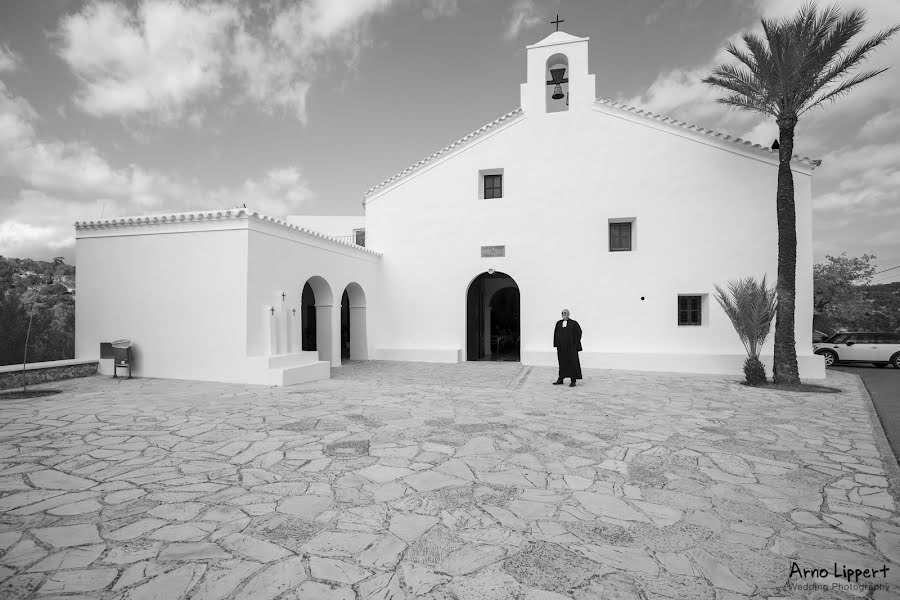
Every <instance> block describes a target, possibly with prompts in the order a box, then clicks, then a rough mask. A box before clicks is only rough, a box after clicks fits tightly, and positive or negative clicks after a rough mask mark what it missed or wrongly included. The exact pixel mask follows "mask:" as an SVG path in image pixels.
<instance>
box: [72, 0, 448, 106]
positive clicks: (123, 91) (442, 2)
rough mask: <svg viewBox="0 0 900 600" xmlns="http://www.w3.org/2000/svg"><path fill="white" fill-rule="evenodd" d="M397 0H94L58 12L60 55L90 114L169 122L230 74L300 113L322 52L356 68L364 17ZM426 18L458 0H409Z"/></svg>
mask: <svg viewBox="0 0 900 600" xmlns="http://www.w3.org/2000/svg"><path fill="white" fill-rule="evenodd" d="M396 3H397V0H353V1H335V0H308V1H305V2H290V3H288V2H285V3H271V4H259V3H254V2H246V1H245V2H241V3H238V2H234V1H233V2H224V3H221V2H210V1H206V2H202V3H188V2H185V1H183V0H141V1H140V2H139V4H138V5H137V6H136V7H135V8H134V9H129V8H127V7H126V6H123V5H121V4H114V3H111V2H107V1H102V0H94V1H93V2H91V3H90V4H88V5H87V6H85V7H84V8H83V9H82V10H81V11H80V12H77V13H75V14H72V15H69V16H67V17H65V18H63V19H62V21H61V23H60V26H59V29H58V32H57V33H58V38H59V40H60V48H59V54H60V56H61V57H62V58H63V59H64V60H65V61H66V63H67V64H68V65H69V67H70V68H71V69H72V71H73V72H74V73H75V75H76V76H77V77H78V79H79V80H80V84H81V85H80V89H79V91H78V93H77V94H76V96H75V101H76V104H77V105H78V106H79V107H80V108H81V109H82V110H84V111H85V112H87V113H89V114H92V115H95V116H107V115H113V116H122V117H135V116H137V117H147V118H154V119H156V120H161V121H164V122H171V121H175V120H179V119H181V118H183V117H185V118H193V119H194V120H196V119H197V118H198V117H197V115H198V111H199V109H198V108H197V105H198V104H200V101H201V100H203V99H204V98H208V97H213V96H218V95H220V94H221V93H222V91H223V90H224V89H226V87H227V83H228V82H229V78H233V79H234V80H236V81H237V82H238V83H239V89H238V94H239V97H240V98H241V99H244V100H247V101H250V102H252V103H253V104H254V105H255V106H257V107H259V108H261V109H262V110H264V111H267V112H273V111H276V110H285V111H288V112H290V113H293V114H294V115H295V116H296V117H297V119H298V120H300V121H301V122H303V121H305V120H306V100H307V94H308V92H309V88H310V86H311V84H312V82H313V81H314V80H315V78H316V77H317V75H318V74H319V72H320V71H321V70H322V69H323V66H324V65H326V64H327V63H328V61H329V60H334V59H339V60H340V61H341V64H342V65H343V66H344V67H345V68H347V67H349V68H351V69H352V68H353V67H354V66H355V65H356V64H357V63H358V61H359V60H360V58H361V56H362V50H363V49H364V48H366V47H368V46H370V45H371V44H372V35H371V32H370V24H371V22H372V20H373V19H374V18H375V17H377V16H378V15H380V14H383V13H385V12H386V11H388V10H389V9H391V8H392V7H393V6H394V5H395V4H396ZM413 4H415V5H416V6H420V7H422V8H421V10H422V13H423V15H424V17H425V18H427V19H434V18H438V17H440V16H446V15H452V14H455V13H456V12H457V11H458V9H459V7H458V3H457V0H415V2H414V3H413Z"/></svg>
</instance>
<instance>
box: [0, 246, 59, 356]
mask: <svg viewBox="0 0 900 600" xmlns="http://www.w3.org/2000/svg"><path fill="white" fill-rule="evenodd" d="M32 314H33V318H32V323H31V334H30V335H29V336H28V362H30V363H31V362H42V361H47V360H62V359H66V358H74V357H75V267H74V266H73V265H67V264H65V262H63V261H62V259H56V260H54V261H43V260H32V259H30V258H5V257H2V256H0V365H13V364H21V363H22V358H23V355H24V349H25V336H26V333H27V331H28V320H29V317H30V316H31V315H32Z"/></svg>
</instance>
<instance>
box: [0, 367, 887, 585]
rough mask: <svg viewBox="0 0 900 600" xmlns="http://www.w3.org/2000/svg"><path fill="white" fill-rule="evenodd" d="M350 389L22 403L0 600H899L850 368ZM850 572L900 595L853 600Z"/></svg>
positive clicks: (164, 393) (80, 389)
mask: <svg viewBox="0 0 900 600" xmlns="http://www.w3.org/2000/svg"><path fill="white" fill-rule="evenodd" d="M333 374H334V379H332V380H330V381H321V382H315V383H310V384H305V385H301V386H294V387H288V388H265V387H250V386H238V385H225V384H214V383H195V382H184V381H164V380H156V379H134V380H131V381H128V380H121V379H120V380H114V379H111V378H108V377H101V376H95V377H91V378H87V379H77V380H69V381H65V382H59V383H56V384H53V387H55V388H58V389H63V390H64V393H62V394H59V395H56V396H52V397H49V398H44V399H33V400H27V401H5V402H3V403H2V404H0V512H2V517H0V598H4V599H6V598H28V597H33V598H50V597H56V596H60V597H66V598H92V599H95V598H123V599H126V598H127V599H129V600H143V599H160V600H175V599H178V598H196V599H205V600H213V599H226V598H228V599H235V600H251V599H264V600H270V599H274V598H288V599H291V600H294V599H323V600H328V599H353V598H360V599H367V598H377V599H384V600H388V599H394V600H398V599H402V598H433V599H452V598H457V599H469V598H472V599H480V598H485V599H513V598H515V599H520V600H555V599H563V598H574V599H579V600H587V599H623V600H626V599H635V598H649V599H653V598H698V599H699V598H708V599H713V598H734V599H736V598H747V597H750V598H823V599H826V598H845V597H849V598H856V597H869V598H879V599H886V598H898V597H900V564H898V563H900V513H898V511H897V508H896V505H895V503H894V500H893V498H892V497H891V495H890V493H889V491H888V486H889V482H890V483H891V485H896V481H895V480H892V477H893V475H892V473H893V472H894V471H893V469H894V468H895V464H888V463H886V462H884V459H883V456H882V455H881V454H880V451H879V445H878V444H876V439H877V438H876V436H874V435H873V427H872V422H871V421H870V416H869V412H868V409H867V405H866V403H867V402H868V400H867V399H866V398H865V397H864V395H863V394H864V392H862V391H861V389H860V387H859V385H858V380H857V378H856V377H854V376H852V375H849V374H846V373H838V372H829V374H828V385H830V386H832V387H837V388H841V389H842V390H843V392H842V393H841V394H791V393H784V392H776V391H760V390H753V389H749V388H746V387H744V386H741V385H739V384H738V383H737V381H736V378H723V377H712V376H708V377H705V376H690V375H671V374H653V373H635V372H614V371H586V372H585V376H586V379H585V381H584V382H583V383H582V384H580V385H579V386H578V387H577V388H574V389H570V388H569V387H568V386H551V385H550V382H551V381H552V380H553V379H554V372H553V370H552V369H539V368H523V367H522V366H521V365H519V364H514V363H469V364H461V365H427V364H412V363H381V362H371V363H353V364H350V365H346V366H344V367H343V368H341V369H338V370H334V371H333ZM888 475H891V477H889V476H888ZM792 563H796V564H797V566H799V567H800V568H806V569H813V568H824V569H827V570H828V571H829V574H828V575H826V576H820V577H817V578H812V577H807V578H805V579H801V578H800V576H799V575H797V574H794V575H793V576H791V569H792ZM834 563H836V564H837V568H838V577H835V576H834V573H833V572H831V571H832V565H833V564H834ZM845 565H846V566H847V568H850V569H854V568H871V569H881V568H882V567H884V566H885V565H886V566H888V568H889V571H887V573H886V577H885V576H882V575H883V574H880V575H879V576H877V577H876V578H872V577H868V578H860V583H866V584H867V585H869V586H871V585H873V584H881V586H882V588H883V587H884V586H885V585H886V586H888V589H875V588H873V587H861V588H853V587H850V586H844V588H840V587H839V588H834V589H833V588H832V584H834V583H840V582H841V581H843V582H844V583H845V584H846V583H847V582H846V580H841V579H840V576H841V573H842V572H841V569H842V567H843V566H845ZM879 573H882V572H881V571H879ZM794 584H798V585H807V587H808V588H811V589H797V588H792V587H790V586H791V585H794ZM810 584H813V585H810Z"/></svg>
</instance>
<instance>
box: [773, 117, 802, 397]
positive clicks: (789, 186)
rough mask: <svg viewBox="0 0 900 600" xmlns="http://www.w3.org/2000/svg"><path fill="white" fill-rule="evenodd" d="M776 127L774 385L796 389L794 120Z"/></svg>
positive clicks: (798, 381) (785, 119) (797, 382)
mask: <svg viewBox="0 0 900 600" xmlns="http://www.w3.org/2000/svg"><path fill="white" fill-rule="evenodd" d="M776 122H777V123H778V132H779V135H778V144H779V148H778V192H777V194H776V213H777V219H778V283H777V287H776V289H777V291H778V308H777V312H776V315H775V356H774V360H773V362H774V364H773V371H774V373H773V375H774V377H773V379H774V381H775V383H781V384H788V385H798V384H799V383H800V375H799V373H798V370H797V346H796V340H795V339H794V337H795V336H794V307H795V304H796V281H797V213H796V209H795V206H794V175H793V173H791V157H792V156H793V154H794V127H795V126H796V125H797V117H796V116H794V115H790V116H786V117H780V118H779V119H778V120H777V121H776Z"/></svg>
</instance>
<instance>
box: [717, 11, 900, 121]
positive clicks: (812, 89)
mask: <svg viewBox="0 0 900 600" xmlns="http://www.w3.org/2000/svg"><path fill="white" fill-rule="evenodd" d="M761 23H762V29H763V35H762V36H760V35H756V34H753V33H745V34H744V35H743V36H741V38H742V40H743V42H744V46H745V47H744V48H739V47H737V46H736V45H734V44H731V43H729V44H726V46H725V49H726V50H727V51H728V53H729V54H730V55H731V56H732V57H734V58H735V59H737V64H736V65H735V64H731V65H729V64H722V65H717V66H715V67H714V69H713V71H712V74H711V75H710V76H709V77H707V78H705V79H704V80H703V82H704V83H706V84H709V85H713V86H716V87H720V88H723V89H725V90H727V91H728V92H730V94H729V95H728V96H727V97H725V98H719V99H718V100H717V102H719V103H721V104H725V105H728V106H730V107H732V108H736V109H741V110H753V111H757V112H761V113H765V114H769V115H773V116H774V117H775V118H776V119H777V118H779V116H780V115H788V116H794V117H797V116H799V115H800V114H802V113H804V112H806V111H807V110H809V109H811V108H813V107H815V106H820V105H822V103H824V102H826V101H833V100H835V99H837V98H838V97H840V96H841V95H843V94H845V93H847V92H848V91H849V90H850V89H851V88H853V87H854V86H857V85H859V84H860V83H862V82H864V81H867V80H868V79H871V78H872V77H875V76H877V75H879V74H880V73H883V72H884V69H880V70H872V71H867V72H865V73H861V74H856V75H854V74H852V71H853V70H854V69H855V68H857V67H858V66H859V65H860V64H861V63H862V62H863V61H864V60H865V59H866V58H867V56H868V55H869V53H870V52H871V51H872V50H873V49H875V48H877V47H878V46H880V45H882V44H884V43H885V42H887V40H889V39H890V38H891V37H892V36H894V35H895V34H896V33H898V32H900V27H891V28H889V29H885V30H883V31H881V32H879V33H877V34H876V35H874V36H872V37H871V38H869V39H867V40H865V41H863V42H862V43H861V44H860V45H859V46H857V47H856V48H854V49H852V50H850V51H846V50H845V49H846V48H847V46H848V44H849V43H850V40H851V39H852V38H853V37H855V36H856V35H858V34H859V33H860V32H861V31H862V30H863V29H864V27H865V24H866V16H865V12H864V11H862V10H858V9H857V10H851V11H849V12H847V13H844V12H843V11H842V10H841V9H840V8H839V7H838V6H830V7H827V8H823V9H819V8H818V7H817V6H816V4H815V2H812V1H810V2H807V3H806V4H804V5H803V7H801V8H800V10H799V11H798V12H797V13H796V14H795V15H794V16H793V17H787V18H784V19H770V18H763V19H762V20H761Z"/></svg>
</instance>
